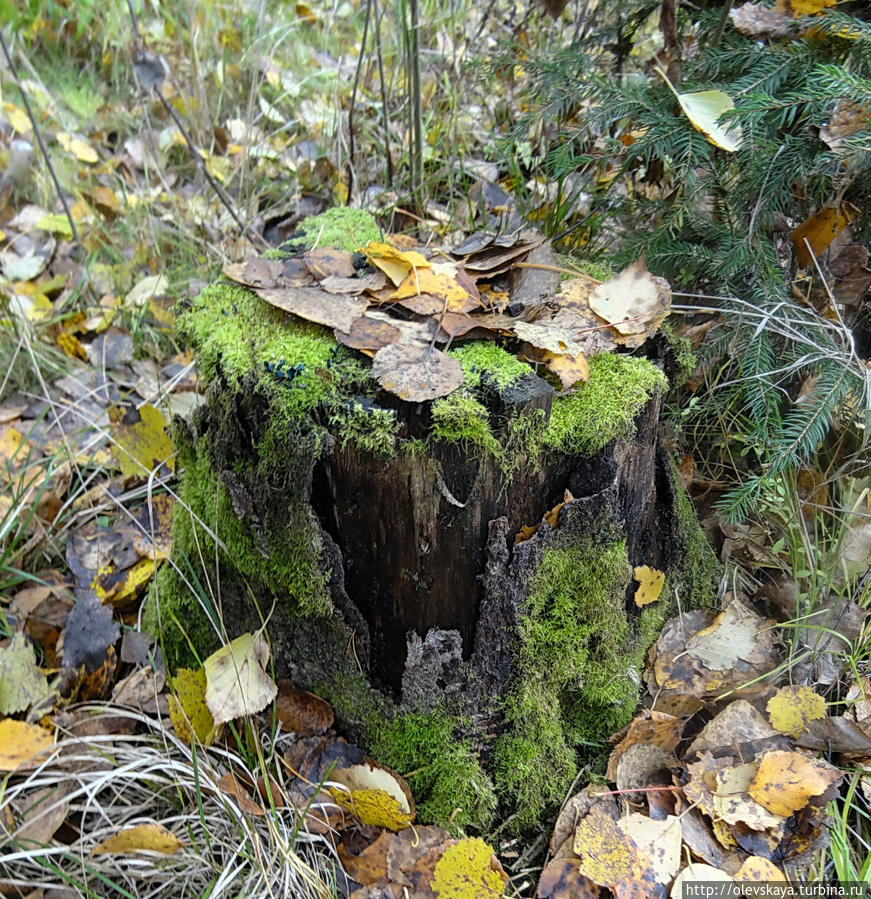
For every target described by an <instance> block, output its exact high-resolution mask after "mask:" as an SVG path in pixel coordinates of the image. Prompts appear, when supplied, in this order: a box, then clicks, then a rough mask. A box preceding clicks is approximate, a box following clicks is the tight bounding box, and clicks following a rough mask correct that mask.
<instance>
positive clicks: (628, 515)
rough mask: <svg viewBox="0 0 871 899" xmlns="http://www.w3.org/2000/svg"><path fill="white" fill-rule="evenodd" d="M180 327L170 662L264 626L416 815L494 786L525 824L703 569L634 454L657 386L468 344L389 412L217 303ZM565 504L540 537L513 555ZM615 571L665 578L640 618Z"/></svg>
mask: <svg viewBox="0 0 871 899" xmlns="http://www.w3.org/2000/svg"><path fill="white" fill-rule="evenodd" d="M366 227H370V228H371V227H373V225H372V223H371V220H363V219H362V218H361V220H360V222H359V223H357V232H358V233H357V234H356V235H355V236H356V238H357V240H358V241H362V242H365V239H366V237H364V236H362V235H361V234H360V233H359V231H360V229H365V228H366ZM318 233H320V230H318ZM345 233H347V230H346V231H345ZM373 236H377V233H376V234H375V235H373ZM180 329H181V332H182V333H183V334H184V335H185V336H186V337H187V338H188V340H189V341H190V343H191V345H192V346H193V347H194V350H195V352H196V354H197V357H198V359H199V361H200V364H201V370H202V374H203V377H204V379H205V381H206V384H207V391H206V395H205V400H204V402H203V404H202V405H201V406H200V408H199V409H198V410H197V411H196V413H195V414H194V416H193V418H192V421H191V423H190V424H187V423H184V422H176V424H175V439H176V447H177V449H178V453H179V459H180V463H181V464H180V467H182V468H183V470H184V474H183V476H182V484H181V496H182V499H183V500H184V501H185V504H184V505H179V506H178V507H177V512H176V520H175V533H174V549H173V563H174V564H173V565H172V566H166V567H164V568H163V570H162V571H161V572H160V575H159V577H158V579H157V582H156V585H155V589H154V590H153V592H152V595H151V597H150V600H149V604H148V607H147V615H146V622H147V623H148V624H149V625H150V627H151V629H152V630H155V631H157V630H159V631H160V633H161V636H162V639H163V642H164V647H165V651H166V654H167V657H168V659H169V661H170V663H171V664H172V665H179V664H182V663H188V662H190V661H191V656H192V652H191V649H192V648H193V649H194V650H195V651H196V654H198V655H199V656H200V658H202V657H203V656H204V655H205V654H207V653H208V652H210V651H211V650H212V649H213V648H215V646H216V645H217V642H218V639H219V633H220V632H221V630H222V628H223V630H224V631H226V633H227V635H229V636H230V637H232V636H235V635H236V634H237V633H239V632H242V631H244V630H247V629H254V628H257V627H259V626H260V625H261V622H262V621H264V620H266V621H267V622H268V623H267V629H268V633H269V636H270V640H271V645H272V650H273V657H274V659H275V665H276V668H277V671H278V673H279V674H281V675H285V676H290V677H292V678H293V679H294V680H295V681H297V682H298V683H299V684H300V685H302V686H304V687H307V688H310V689H314V690H316V691H318V692H320V693H321V694H322V695H324V696H325V697H326V698H327V699H328V700H329V701H330V702H332V704H333V706H334V708H335V710H336V713H337V718H338V720H339V721H340V723H341V724H342V725H344V727H345V728H346V729H347V730H348V731H349V732H350V733H351V734H352V736H354V737H356V738H357V739H359V740H361V741H362V742H364V744H366V745H367V746H368V747H369V748H371V749H372V751H373V752H374V753H377V754H378V757H379V758H380V760H381V761H383V762H385V763H387V764H391V763H393V764H394V765H395V766H397V767H399V768H401V769H403V770H410V769H415V770H417V769H420V770H421V771H423V772H424V773H423V774H421V775H419V777H420V778H422V780H420V781H419V783H417V784H416V783H415V781H414V780H412V784H411V785H412V788H413V789H415V790H416V792H417V793H418V798H419V799H420V800H421V802H422V807H423V809H424V814H425V815H426V814H427V813H428V814H429V817H430V818H432V819H436V820H438V819H441V820H440V823H445V822H446V820H447V819H448V818H452V824H453V826H454V827H464V826H478V827H484V826H486V824H487V821H488V817H489V816H490V815H492V813H493V810H494V807H495V802H494V793H493V782H494V781H495V788H496V792H497V794H498V795H499V798H500V799H501V800H503V802H504V804H505V807H506V808H511V809H513V810H514V811H516V812H517V815H518V817H517V819H516V820H517V821H518V822H519V823H520V824H521V825H522V824H529V823H532V822H533V821H534V820H535V817H536V816H537V815H538V814H539V813H540V812H541V810H542V809H543V808H544V807H545V806H547V805H552V804H554V803H556V802H558V801H559V799H560V798H561V796H562V793H563V791H564V790H565V789H566V787H567V786H568V784H569V783H570V782H571V779H572V777H573V776H574V773H575V771H576V766H577V763H578V758H577V755H576V750H577V748H578V747H579V746H581V745H585V744H589V743H591V742H596V741H600V740H602V739H603V738H605V737H607V736H608V735H609V733H610V732H611V731H612V730H615V729H617V728H619V727H620V726H621V725H622V724H623V723H625V721H626V720H628V718H629V717H630V716H631V714H632V712H633V710H634V707H635V704H636V702H637V698H638V693H639V688H638V684H639V681H640V674H641V670H642V667H643V659H644V654H645V652H646V650H647V648H648V647H649V645H650V644H651V643H652V641H653V639H655V636H656V634H657V632H658V630H659V628H660V626H661V624H662V622H663V621H664V620H665V619H666V618H667V617H668V616H669V615H670V614H672V613H673V610H674V606H675V599H676V597H677V595H678V594H679V596H680V600H681V603H682V605H683V607H684V608H688V607H691V606H698V605H704V604H710V603H712V602H713V600H714V598H715V581H716V563H715V560H714V559H713V558H712V556H711V554H710V550H709V549H708V547H707V544H706V543H705V541H704V537H703V535H702V534H701V532H700V530H699V528H698V525H697V523H696V520H695V518H694V516H693V513H692V510H691V507H690V505H689V503H688V500H687V499H686V497H685V496H683V494H682V492H681V490H680V487H679V486H678V485H677V483H676V480H675V477H674V473H673V468H672V466H671V464H670V462H669V460H668V459H667V458H666V456H665V454H664V453H663V452H662V451H661V450H660V448H659V444H658V438H657V422H658V415H659V405H660V399H661V396H662V394H663V391H664V389H665V386H666V380H665V377H664V376H663V374H662V373H661V371H660V370H659V369H658V368H657V367H656V366H654V365H653V364H652V363H651V362H649V361H647V360H646V359H643V358H634V357H630V356H628V355H614V354H603V355H599V356H596V357H594V358H593V359H592V360H591V366H590V379H589V382H588V383H587V384H585V385H582V386H581V387H580V388H579V389H578V390H576V391H575V392H574V393H571V394H569V395H557V394H555V392H554V390H553V388H552V387H551V386H550V385H549V384H548V383H546V382H545V381H543V380H542V379H540V378H538V377H537V376H536V374H535V373H534V372H533V370H532V369H531V367H530V366H528V365H527V364H525V363H523V362H520V361H518V360H517V359H516V358H515V357H513V356H512V355H511V354H510V353H508V352H507V351H506V350H504V349H502V348H500V347H499V346H496V345H495V344H493V343H491V342H470V343H467V344H463V345H460V346H458V347H457V348H456V349H453V350H450V352H451V354H452V355H454V356H455V358H457V359H458V361H459V362H460V364H461V365H462V367H463V371H464V376H465V382H464V386H463V387H462V388H460V389H458V390H457V391H456V392H455V393H453V394H451V395H450V396H448V397H445V398H443V399H440V400H436V401H434V402H432V403H423V404H409V403H404V402H402V401H400V400H398V399H397V398H395V397H392V396H391V395H389V394H386V393H384V392H383V391H381V390H380V389H379V388H378V385H377V384H376V383H375V382H374V380H373V379H372V378H371V376H370V374H369V363H368V361H367V360H366V359H365V358H363V357H361V356H358V355H357V354H355V353H354V352H352V351H350V350H347V349H345V348H344V347H341V346H339V345H338V344H336V342H335V341H334V339H333V337H332V333H331V332H329V331H327V330H326V329H323V328H320V327H318V326H314V325H310V324H307V323H305V322H302V321H300V320H298V319H294V318H292V317H291V316H288V315H286V314H284V313H282V312H280V311H279V310H277V309H275V308H272V307H270V306H268V305H267V304H266V303H264V302H263V301H261V300H260V299H259V298H257V297H256V296H255V295H254V294H253V293H251V292H250V291H248V290H246V289H244V288H241V287H239V286H237V285H232V284H228V283H219V284H216V285H214V286H212V287H210V288H208V289H207V290H206V291H205V292H204V293H203V294H202V295H201V296H200V297H199V298H198V299H197V300H195V301H194V302H193V303H192V304H191V305H190V307H189V308H188V309H186V310H185V311H184V312H183V313H182V315H181V316H180ZM286 372H292V375H290V376H289V375H287V374H285V373H286ZM565 491H569V493H570V494H571V496H572V497H573V499H571V500H570V501H569V502H568V503H567V504H566V505H565V506H564V507H563V509H562V510H561V511H560V513H559V518H558V521H557V526H556V527H552V526H551V525H550V524H547V523H542V524H541V525H540V527H539V528H538V530H537V532H536V533H535V534H534V536H532V537H530V538H529V539H527V540H525V541H522V542H519V543H517V545H515V543H514V541H515V535H516V534H517V533H518V532H519V531H520V529H521V528H522V527H523V526H524V525H527V526H528V525H535V524H537V523H539V522H541V520H542V516H543V514H544V513H545V512H547V511H548V510H550V509H552V508H553V507H554V506H556V505H557V504H559V503H561V502H562V501H563V499H564V496H565ZM213 538H217V541H218V542H217V544H216V543H215V540H214V539H213ZM215 560H217V565H216V563H215ZM635 565H650V566H651V567H657V568H660V569H662V570H664V571H666V573H667V581H666V588H665V590H664V593H663V598H662V599H661V600H660V601H659V602H657V603H655V604H653V605H651V606H648V607H646V608H645V609H644V610H642V611H640V613H639V611H638V610H637V609H636V608H635V607H634V605H633V603H632V601H631V596H632V593H633V577H632V567H633V566H635ZM218 607H220V611H218ZM219 619H220V620H219ZM221 621H222V622H223V624H221V623H220V622H221ZM457 808H462V811H461V812H457ZM427 810H428V812H427Z"/></svg>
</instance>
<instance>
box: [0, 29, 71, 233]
mask: <svg viewBox="0 0 871 899" xmlns="http://www.w3.org/2000/svg"><path fill="white" fill-rule="evenodd" d="M0 44H2V46H3V55H4V56H5V57H6V62H7V64H8V65H9V71H10V72H11V73H12V77H13V78H14V79H15V86H16V87H17V88H18V90H19V92H20V93H21V100H22V102H23V103H24V109H25V111H26V112H27V118H28V119H30V126H31V127H32V128H33V133H34V135H35V136H36V142H37V143H38V144H39V149H40V152H41V153H42V158H43V159H44V160H45V165H46V168H48V173H49V174H50V175H51V180H52V181H53V182H54V189H55V190H56V191H57V195H58V199H59V200H60V201H61V204H62V206H63V208H64V214H65V215H66V217H67V221H68V222H69V223H70V230H71V231H72V233H73V241H74V242H75V243H77V244H78V245H79V246H81V245H82V242H81V240H79V232H78V230H77V229H76V223H75V222H74V221H73V214H72V212H70V207H69V205H68V204H67V198H66V197H65V196H64V193H63V191H62V190H61V186H60V181H58V179H57V175H56V174H55V171H54V166H53V165H52V164H51V157H50V156H49V155H48V148H47V147H46V145H45V141H43V139H42V134H41V133H40V130H39V128H38V127H37V124H36V116H35V115H34V114H33V109H31V106H30V100H29V98H28V96H27V91H26V90H25V89H24V85H23V84H22V82H21V78H19V77H18V69H16V68H15V62H14V60H13V59H12V54H11V53H10V52H9V47H8V45H7V44H6V38H5V37H3V29H2V28H0Z"/></svg>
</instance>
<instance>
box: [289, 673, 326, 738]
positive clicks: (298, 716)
mask: <svg viewBox="0 0 871 899" xmlns="http://www.w3.org/2000/svg"><path fill="white" fill-rule="evenodd" d="M275 714H276V716H277V717H278V720H279V721H280V722H281V726H282V727H283V728H284V729H285V730H288V731H291V732H293V733H297V734H301V735H302V736H306V737H307V736H312V735H313V734H319V733H323V732H324V731H325V730H327V728H330V727H332V726H333V710H332V708H331V707H330V704H329V703H328V702H327V701H326V700H324V699H321V698H320V696H315V694H314V693H309V691H308V690H300V689H299V688H297V687H295V686H294V685H293V684H292V683H291V682H290V681H289V680H280V681H279V682H278V696H277V697H276V699H275Z"/></svg>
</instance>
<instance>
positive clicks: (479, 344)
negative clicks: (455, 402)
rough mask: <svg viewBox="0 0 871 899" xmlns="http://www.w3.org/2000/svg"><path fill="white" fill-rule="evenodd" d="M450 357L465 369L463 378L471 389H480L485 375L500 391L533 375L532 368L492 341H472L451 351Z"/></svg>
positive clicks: (449, 352)
mask: <svg viewBox="0 0 871 899" xmlns="http://www.w3.org/2000/svg"><path fill="white" fill-rule="evenodd" d="M448 355H449V356H453V357H454V358H455V359H456V360H457V362H459V363H460V365H461V366H462V367H463V377H464V379H465V383H466V386H467V387H470V388H474V387H478V386H479V385H480V383H481V377H482V376H483V375H485V374H486V375H488V376H489V378H490V380H491V381H492V382H493V383H494V384H495V385H496V386H497V387H498V388H499V389H500V390H504V389H505V388H506V387H510V386H511V385H512V384H514V383H516V382H517V381H518V380H519V379H520V378H522V377H523V376H524V375H528V374H532V373H533V371H532V366H530V365H528V364H527V363H526V362H521V361H520V360H519V359H518V358H517V357H516V356H512V355H511V353H509V352H508V351H507V350H504V349H502V347H501V346H498V345H497V344H495V343H493V341H491V340H475V341H471V342H470V343H466V344H463V345H462V346H459V347H457V348H456V349H453V350H449V351H448Z"/></svg>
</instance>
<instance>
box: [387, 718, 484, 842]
mask: <svg viewBox="0 0 871 899" xmlns="http://www.w3.org/2000/svg"><path fill="white" fill-rule="evenodd" d="M454 731H455V722H454V721H453V719H452V718H451V717H450V716H448V715H447V713H445V712H444V711H443V710H442V709H436V710H435V711H434V712H430V713H427V714H416V713H408V712H406V713H402V714H399V715H397V716H396V718H395V719H394V720H393V721H390V722H387V723H385V724H384V725H383V726H382V727H380V728H378V729H376V730H375V731H374V732H373V734H372V738H371V740H370V751H371V754H372V755H373V756H374V757H375V758H377V759H379V761H382V762H384V763H385V764H386V765H389V766H390V767H391V768H393V769H395V770H396V771H398V772H399V773H400V774H402V775H404V776H406V777H407V779H408V785H409V786H410V787H411V790H412V793H413V794H414V797H415V802H416V803H417V814H418V820H419V821H420V822H421V823H422V824H440V825H441V826H442V827H445V828H447V829H448V830H449V831H450V832H451V833H452V834H453V835H454V836H457V835H458V834H461V833H464V832H465V831H466V830H467V828H469V827H473V828H474V829H475V830H478V831H486V829H487V828H488V827H489V825H490V824H491V822H492V820H493V814H494V812H495V810H496V794H495V792H494V790H493V782H492V781H491V780H490V778H489V777H488V776H487V774H486V773H485V772H484V769H483V768H482V767H481V765H480V762H479V761H478V758H477V756H476V754H475V752H474V751H473V749H472V747H471V746H470V745H469V743H468V742H467V741H465V740H462V739H457V738H456V737H455V735H454Z"/></svg>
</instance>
